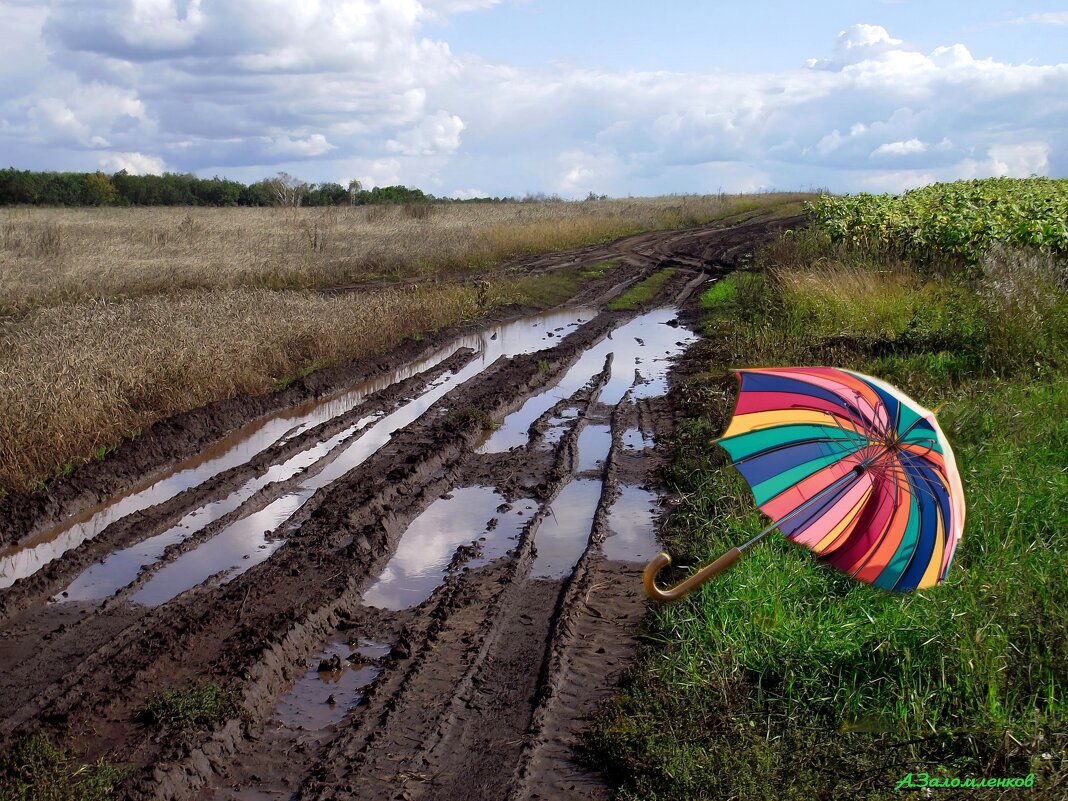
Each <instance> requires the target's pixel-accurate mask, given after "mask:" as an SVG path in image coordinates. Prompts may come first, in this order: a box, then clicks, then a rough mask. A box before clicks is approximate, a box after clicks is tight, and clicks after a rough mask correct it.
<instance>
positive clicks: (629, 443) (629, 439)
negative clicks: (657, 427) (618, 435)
mask: <svg viewBox="0 0 1068 801" xmlns="http://www.w3.org/2000/svg"><path fill="white" fill-rule="evenodd" d="M655 444H656V440H655V439H654V438H653V437H651V436H650V437H647V436H646V435H645V432H644V431H642V430H641V429H638V428H628V429H627V430H626V431H624V432H623V449H624V450H627V451H643V450H645V449H646V448H651V447H653V445H655Z"/></svg>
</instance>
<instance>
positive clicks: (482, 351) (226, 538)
mask: <svg viewBox="0 0 1068 801" xmlns="http://www.w3.org/2000/svg"><path fill="white" fill-rule="evenodd" d="M589 316H590V313H589V312H588V311H587V310H585V309H577V310H569V311H559V312H553V313H551V314H543V315H538V316H536V317H528V318H523V319H521V320H516V321H514V322H512V323H507V324H503V325H499V326H496V327H494V328H491V329H487V330H485V331H482V332H481V333H479V334H477V335H472V336H471V337H464V338H461V339H460V340H458V341H457V343H455V348H454V350H453V352H455V350H457V349H459V348H460V347H469V348H471V349H473V350H475V351H476V353H477V354H478V355H477V356H476V357H475V358H474V359H472V361H470V362H468V364H466V365H465V366H464V367H462V368H461V369H460V370H458V371H456V372H449V373H447V374H446V375H445V376H443V377H442V378H440V379H438V380H437V381H435V382H434V384H433V385H432V386H431V387H430V388H429V389H428V390H427V391H426V392H424V393H423V394H422V395H420V396H419V397H417V398H415V399H413V400H410V401H408V402H406V403H403V404H401V405H400V406H399V407H398V408H397V409H396V410H395V411H393V412H392V413H390V414H388V415H386V416H384V417H382V418H380V419H378V420H376V421H375V422H373V423H372V424H371V425H369V426H368V428H367V429H366V431H365V432H364V433H363V434H362V435H361V436H360V437H359V439H357V440H355V441H354V442H352V443H351V444H349V445H341V446H340V447H338V448H336V449H335V451H336V456H335V455H334V453H333V452H332V453H331V454H330V456H329V457H328V458H330V459H331V461H330V463H329V464H327V465H326V466H325V467H324V468H323V469H322V470H321V471H319V472H318V473H317V474H316V475H314V476H311V477H309V478H308V479H307V480H305V481H303V482H301V484H300V485H299V486H298V487H297V488H296V489H294V490H292V491H291V492H289V493H287V494H285V495H283V496H281V497H280V498H278V499H277V500H275V501H273V502H271V503H270V504H268V505H267V507H265V508H264V509H263V510H261V511H259V512H256V513H255V514H253V515H250V516H248V517H246V518H242V519H241V520H238V521H236V522H234V523H233V524H231V525H230V526H228V527H227V528H225V529H223V530H222V531H221V532H220V533H219V534H217V535H216V536H215V537H213V538H212V539H211V540H209V541H208V542H206V543H204V544H202V545H200V546H198V547H197V548H196V549H195V550H193V551H190V552H188V553H185V554H183V555H181V556H180V557H178V559H176V560H175V561H174V562H172V563H171V564H169V565H167V566H165V567H164V568H162V569H161V570H160V571H159V572H158V573H156V574H155V575H154V576H153V577H152V578H150V579H149V580H148V582H146V584H145V586H144V587H142V588H141V589H140V590H139V591H138V592H137V593H135V594H134V596H133V600H134V601H135V602H137V603H145V604H150V605H156V604H161V603H164V602H166V601H168V600H170V599H171V598H173V597H174V596H176V595H177V594H179V593H180V592H184V591H185V590H187V589H190V588H191V587H195V586H196V585H197V584H200V583H201V582H203V581H204V580H206V579H207V578H208V577H210V576H212V575H215V574H216V573H219V572H221V571H225V576H224V580H226V581H229V580H232V579H233V578H235V577H236V576H238V575H240V574H241V573H243V572H244V571H246V570H248V569H249V568H250V567H252V566H253V565H255V564H258V563H259V562H262V561H263V560H264V559H266V558H267V557H268V556H270V555H271V553H273V552H274V551H275V550H277V548H278V547H280V546H281V545H282V544H283V542H284V541H283V540H270V539H268V537H269V536H270V534H271V533H272V531H273V530H274V529H275V528H277V527H278V525H279V524H281V523H282V522H284V521H285V520H286V519H287V518H289V517H290V516H292V515H293V514H294V513H295V512H297V511H298V510H299V509H300V508H301V507H302V506H303V505H304V504H305V503H306V502H307V500H308V499H309V498H311V496H312V495H314V494H315V492H316V491H317V490H319V489H321V488H323V487H325V486H327V485H329V484H331V483H332V482H334V481H336V480H337V479H338V478H340V477H341V476H343V475H345V474H346V473H348V472H349V471H351V470H353V469H355V468H356V467H358V466H359V465H361V464H362V463H363V462H365V461H366V460H367V459H368V458H370V457H371V456H373V455H374V454H375V453H376V452H377V451H378V450H379V449H380V448H381V447H382V446H383V445H385V444H386V443H387V442H389V440H390V439H391V438H392V436H393V433H394V432H395V431H397V430H398V429H402V428H404V427H405V426H407V425H408V424H410V423H412V422H413V421H414V420H416V419H417V418H418V417H420V416H421V415H422V414H423V413H424V412H426V410H427V409H429V408H430V406H432V405H433V404H434V403H436V402H437V401H438V400H440V399H441V398H442V397H443V396H444V395H445V394H446V393H448V392H449V391H450V390H451V389H453V388H454V387H457V386H459V385H460V384H462V383H464V382H465V381H467V380H468V379H470V378H472V377H473V376H475V375H478V374H479V373H481V372H483V371H484V370H486V369H487V368H488V367H489V366H490V365H491V364H493V363H494V362H495V361H496V360H497V359H498V358H500V357H501V356H517V355H519V354H521V353H529V352H531V351H534V350H537V349H539V348H542V347H547V346H548V345H549V344H551V342H552V340H553V339H554V338H555V336H557V335H558V334H553V337H550V336H548V335H549V334H551V333H553V332H554V329H558V328H559V329H561V330H566V329H569V328H574V327H576V326H577V325H579V320H584V319H589ZM483 522H484V521H483ZM213 543H216V544H213Z"/></svg>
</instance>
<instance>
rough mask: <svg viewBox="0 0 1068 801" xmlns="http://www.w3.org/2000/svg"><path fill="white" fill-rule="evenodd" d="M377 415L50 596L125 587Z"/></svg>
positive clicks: (77, 597)
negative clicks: (174, 548) (172, 550)
mask: <svg viewBox="0 0 1068 801" xmlns="http://www.w3.org/2000/svg"><path fill="white" fill-rule="evenodd" d="M379 417H380V415H373V416H370V417H367V418H364V419H363V420H360V421H359V422H357V423H356V425H354V426H351V427H349V428H347V429H345V430H344V431H341V432H340V433H338V434H336V435H335V436H333V437H331V438H330V439H328V440H326V441H324V442H319V443H316V444H315V445H314V446H312V447H310V448H308V449H307V450H305V451H301V452H300V453H299V454H297V455H296V456H293V457H292V458H290V459H288V460H287V461H285V462H283V463H281V464H276V465H272V466H271V467H270V469H269V470H267V472H266V473H264V474H263V475H261V476H257V477H256V478H253V479H251V480H249V481H247V482H246V483H245V484H244V485H242V486H241V488H240V489H238V490H236V491H234V492H232V493H230V494H229V495H228V496H226V497H225V498H221V499H219V500H217V501H212V502H211V503H209V504H206V505H205V506H201V507H199V508H197V509H194V510H193V511H192V512H190V513H189V514H187V515H186V516H185V517H183V518H182V519H181V520H180V521H178V523H177V524H176V525H174V526H172V527H171V528H170V529H168V530H167V531H165V532H163V533H162V534H158V535H156V536H154V537H149V538H148V539H146V540H143V541H141V542H139V543H136V544H134V545H131V546H130V547H129V548H123V549H122V550H119V551H115V552H114V553H112V554H111V555H109V556H108V557H107V558H106V559H104V560H103V561H102V562H99V563H97V564H95V565H92V566H91V567H89V568H87V569H86V570H85V571H84V572H83V573H82V574H81V575H80V576H78V578H77V579H75V580H74V581H73V582H72V583H71V585H70V586H69V587H68V588H67V590H66V594H65V595H62V596H59V597H57V598H56V599H54V600H62V601H90V600H100V599H102V598H107V597H108V596H110V595H112V594H113V593H114V592H115V591H116V590H118V589H120V588H121V587H125V586H126V585H127V584H129V583H130V582H131V581H133V580H134V579H135V578H137V574H138V573H139V572H140V571H141V568H143V567H145V566H146V565H150V564H153V563H154V562H157V561H158V560H159V559H161V558H162V557H163V553H164V551H165V550H166V548H167V547H168V546H170V545H174V544H176V543H179V542H182V541H184V540H186V539H188V538H189V537H190V536H192V535H193V534H195V533H197V532H198V531H200V530H201V529H203V528H204V527H205V526H207V525H208V524H209V523H213V522H214V521H216V520H218V519H219V518H221V517H223V516H224V515H227V514H229V513H230V512H232V511H233V510H235V509H237V508H238V507H239V506H240V505H241V504H242V503H244V502H245V501H246V500H248V499H249V498H250V497H252V495H253V494H255V493H256V492H258V491H259V490H260V489H262V488H263V487H265V486H267V485H268V484H270V483H272V482H275V481H284V480H285V479H288V478H291V477H293V476H294V475H296V474H297V473H298V472H300V471H301V470H303V469H306V468H308V467H311V466H312V465H313V464H315V463H316V462H318V461H319V460H320V459H321V458H322V457H323V456H325V455H326V454H328V453H330V452H331V451H332V450H334V448H336V447H337V446H338V445H339V444H340V443H341V442H343V441H344V440H346V439H348V438H349V437H350V436H352V434H354V433H355V432H356V431H358V430H359V429H361V428H363V427H364V426H366V425H368V424H370V423H371V422H373V421H374V420H377V419H378V418H379Z"/></svg>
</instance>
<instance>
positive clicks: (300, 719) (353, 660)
mask: <svg viewBox="0 0 1068 801" xmlns="http://www.w3.org/2000/svg"><path fill="white" fill-rule="evenodd" d="M388 653H389V645H388V644H386V643H380V642H375V641H373V640H366V639H365V640H361V641H360V642H359V643H358V644H354V645H349V644H348V643H346V642H345V641H344V640H343V639H335V640H332V641H331V642H330V643H329V644H328V645H327V646H326V647H325V648H323V649H322V650H321V651H320V652H319V653H317V654H315V655H313V656H312V658H311V659H310V660H309V661H308V671H307V673H305V674H304V676H303V677H302V678H301V679H299V680H298V681H297V683H296V684H294V685H293V689H292V690H290V691H289V692H288V693H287V694H286V696H285V697H284V698H283V699H282V701H281V702H280V703H279V704H278V707H277V708H276V709H275V712H274V715H273V717H274V719H275V720H278V721H279V722H280V723H283V724H284V725H286V726H290V727H292V728H299V729H305V730H307V731H322V730H323V729H326V728H328V727H329V726H332V725H334V724H336V723H340V722H341V720H342V718H344V717H345V713H346V712H348V711H349V710H350V709H352V708H353V707H354V706H356V705H358V704H359V703H360V701H361V700H362V699H363V694H364V690H365V689H366V688H367V687H368V686H369V685H370V684H371V683H372V682H373V681H374V680H375V679H376V678H377V677H378V673H379V668H378V666H377V665H375V664H372V663H370V662H368V661H365V660H374V659H377V658H379V657H382V656H385V655H386V654H388ZM333 657H337V661H336V662H335V664H339V665H340V669H339V670H326V671H320V670H319V667H320V665H321V663H322V662H324V661H328V660H330V659H331V658H333Z"/></svg>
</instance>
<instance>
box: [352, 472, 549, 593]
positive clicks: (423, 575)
mask: <svg viewBox="0 0 1068 801" xmlns="http://www.w3.org/2000/svg"><path fill="white" fill-rule="evenodd" d="M451 494H452V497H451V498H438V499H437V500H436V501H434V503H432V504H431V505H430V506H429V508H427V510H426V511H424V512H423V513H422V514H421V515H419V517H417V518H415V520H413V521H412V522H411V525H409V526H408V528H407V530H406V531H405V532H404V535H403V536H402V537H401V540H400V543H399V544H398V546H397V550H396V552H395V553H394V554H393V558H392V559H390V560H389V564H387V565H386V567H385V569H384V570H383V571H382V573H381V574H380V575H379V577H378V580H377V581H376V582H375V583H374V584H373V585H371V587H370V588H368V590H367V591H366V592H365V593H364V595H363V602H364V604H366V605H367V606H377V607H379V608H382V609H392V610H398V609H408V608H410V607H413V606H417V605H418V604H421V603H422V602H423V601H425V600H426V599H427V598H429V597H430V595H431V594H432V593H433V592H434V590H435V589H436V588H437V586H438V585H439V584H441V582H442V580H443V579H444V577H445V570H446V568H447V567H448V566H449V562H450V561H451V560H452V557H453V554H454V553H455V552H456V548H457V547H459V546H460V545H466V544H468V543H471V542H474V541H478V544H479V545H480V546H481V550H482V553H481V555H480V556H478V557H476V558H474V559H471V560H469V561H468V562H466V563H465V564H466V565H467V566H469V567H478V566H479V565H484V564H486V563H487V562H490V561H492V560H493V559H496V558H498V557H500V556H504V554H505V552H507V551H508V550H509V549H510V548H513V547H515V540H516V538H517V537H518V535H519V532H520V529H522V527H523V523H524V521H523V519H522V513H523V512H526V513H529V512H530V511H532V510H533V509H534V503H533V501H526V500H524V501H519V502H518V503H517V504H515V506H513V507H512V508H511V509H510V510H509V511H507V512H498V511H497V507H499V506H500V505H501V504H502V503H504V498H503V497H501V496H500V495H499V494H498V493H497V491H496V490H494V489H492V488H490V487H462V488H460V489H455V490H453V491H452V493H451ZM491 519H496V520H497V524H496V526H495V527H494V528H493V529H492V530H489V529H487V525H486V524H487V523H488V522H489V520H491Z"/></svg>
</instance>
